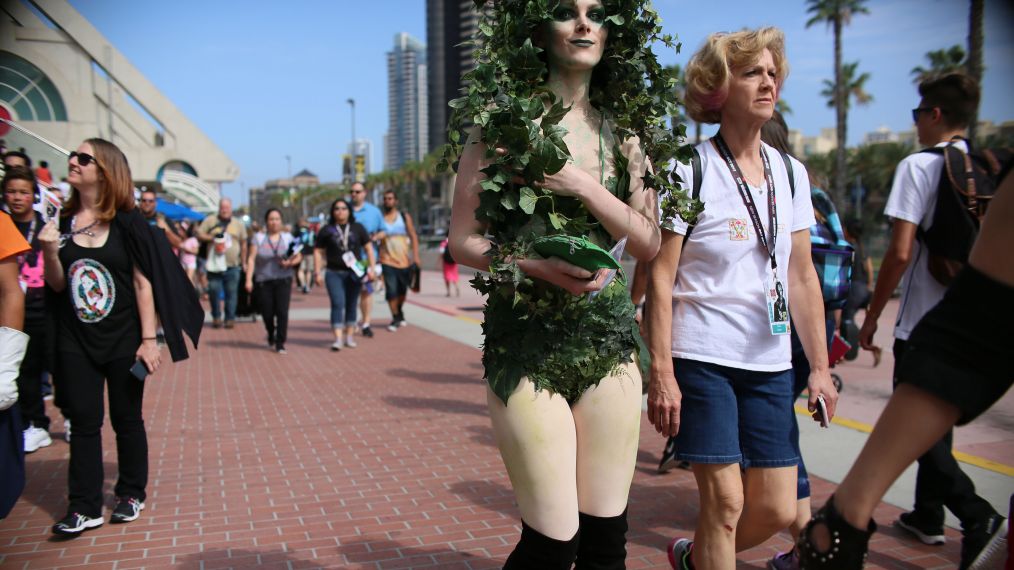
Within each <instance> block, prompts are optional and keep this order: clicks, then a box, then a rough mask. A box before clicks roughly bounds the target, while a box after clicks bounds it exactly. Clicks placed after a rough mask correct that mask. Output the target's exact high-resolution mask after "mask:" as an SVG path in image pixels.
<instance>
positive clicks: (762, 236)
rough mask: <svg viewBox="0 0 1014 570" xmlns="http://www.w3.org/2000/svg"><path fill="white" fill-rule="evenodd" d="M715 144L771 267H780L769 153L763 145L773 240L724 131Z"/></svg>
mask: <svg viewBox="0 0 1014 570" xmlns="http://www.w3.org/2000/svg"><path fill="white" fill-rule="evenodd" d="M714 140H715V146H717V147H718V154H720V155H721V156H722V159H723V160H725V165H726V166H728V167H729V172H730V173H732V179H733V180H734V181H735V182H736V187H737V188H738V189H739V196H740V198H742V199H743V205H744V206H746V211H747V212H749V213H750V220H751V221H752V222H753V228H754V231H756V232H757V241H759V242H760V244H761V247H763V248H764V251H765V252H767V254H768V257H769V258H770V259H771V269H772V270H775V269H777V268H778V261H777V260H776V259H775V242H776V241H777V240H778V224H777V220H778V205H777V203H776V199H775V179H774V176H772V175H771V163H770V162H768V155H767V153H766V152H764V148H763V147H761V153H760V155H761V160H762V161H763V162H764V178H765V179H766V180H767V182H768V221H769V227H770V228H771V241H770V242H769V241H768V236H767V234H766V233H765V232H764V225H763V224H762V223H761V219H760V214H758V213H757V205H756V204H755V203H754V201H753V195H752V194H750V187H749V186H747V184H746V178H744V177H743V173H742V171H740V169H739V165H738V164H736V159H735V158H733V157H732V151H730V150H729V146H728V145H727V144H725V139H723V138H722V133H720V132H719V133H717V134H716V135H715V137H714Z"/></svg>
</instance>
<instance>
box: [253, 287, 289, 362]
mask: <svg viewBox="0 0 1014 570" xmlns="http://www.w3.org/2000/svg"><path fill="white" fill-rule="evenodd" d="M257 294H258V300H259V301H260V305H261V316H262V317H264V328H265V329H266V330H267V331H268V338H269V339H271V340H273V341H274V343H275V346H276V347H278V348H281V347H283V346H284V345H285V340H286V338H287V337H288V333H289V301H291V300H292V278H291V277H286V278H284V279H269V280H267V281H261V282H259V283H257Z"/></svg>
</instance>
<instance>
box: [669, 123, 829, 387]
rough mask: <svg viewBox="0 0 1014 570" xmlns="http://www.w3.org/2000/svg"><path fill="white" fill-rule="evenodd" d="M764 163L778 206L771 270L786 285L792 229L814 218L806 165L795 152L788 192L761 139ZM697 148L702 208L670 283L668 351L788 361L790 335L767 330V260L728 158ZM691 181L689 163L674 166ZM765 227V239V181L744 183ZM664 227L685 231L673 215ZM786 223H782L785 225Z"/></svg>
mask: <svg viewBox="0 0 1014 570" xmlns="http://www.w3.org/2000/svg"><path fill="white" fill-rule="evenodd" d="M763 147H764V151H765V152H766V153H767V156H768V160H769V162H770V164H771V175H772V178H773V179H774V183H775V189H776V195H775V198H776V206H777V210H778V219H777V222H778V239H777V242H776V247H775V259H776V261H777V265H778V278H779V280H781V282H782V284H783V285H784V287H785V291H786V296H787V297H788V298H789V299H791V295H792V291H790V290H789V279H788V269H789V255H790V253H791V252H792V235H791V233H792V232H796V231H807V232H809V229H810V226H811V225H813V224H814V223H815V221H816V220H815V219H814V216H813V205H812V204H811V202H810V181H809V178H808V177H807V174H806V168H805V167H803V165H802V164H801V163H800V162H799V161H797V160H796V159H794V158H790V160H791V161H792V171H793V174H794V177H795V186H796V192H795V197H793V195H792V191H791V189H790V187H789V178H788V173H787V172H786V170H785V163H784V162H783V161H782V158H781V156H780V155H779V153H778V151H776V150H775V149H773V148H771V147H770V146H768V145H766V144H764V145H763ZM697 150H698V151H699V152H700V154H701V171H702V173H703V181H702V184H701V194H700V199H701V201H703V202H704V212H703V213H701V215H700V216H699V217H698V219H697V225H696V226H695V227H694V230H693V232H691V234H690V239H689V240H688V241H687V242H686V244H684V247H683V251H682V253H681V255H680V264H679V268H678V269H677V271H676V283H675V285H674V286H673V291H672V297H673V308H672V312H673V318H672V355H673V356H674V357H676V358H686V359H691V360H699V361H702V362H709V363H712V364H719V365H722V366H729V367H734V368H740V369H744V370H756V371H762V372H777V371H781V370H788V369H789V368H791V367H792V355H791V347H790V341H789V335H779V336H775V335H772V334H771V328H770V326H769V323H768V313H767V298H766V294H765V290H766V289H767V288H768V287H770V286H771V282H772V271H771V260H770V258H769V257H768V254H767V251H765V249H764V248H763V247H761V245H760V242H759V241H758V240H757V236H756V232H755V230H754V227H753V222H752V221H751V220H750V214H749V212H748V211H747V209H746V206H745V205H744V204H743V199H742V197H740V194H739V190H738V189H737V188H736V183H735V182H734V181H733V179H732V175H731V174H730V172H729V168H728V166H726V164H725V161H723V160H722V157H721V155H719V154H718V151H717V150H715V147H714V145H713V144H712V143H711V142H710V141H705V142H703V143H701V144H699V145H697ZM676 171H677V173H678V174H679V175H680V177H681V178H682V180H684V181H685V183H686V188H687V189H688V190H687V193H688V194H689V193H690V190H689V189H690V188H692V187H693V169H692V168H691V166H690V165H688V164H680V165H678V167H677V169H676ZM750 190H751V193H752V194H753V199H754V203H755V204H756V205H757V213H758V214H759V215H760V218H761V222H762V223H763V224H764V232H765V234H766V235H767V237H768V239H769V240H770V239H771V229H770V227H769V217H768V206H767V204H768V197H767V191H768V189H767V182H765V183H764V185H763V186H761V187H759V188H758V187H754V186H751V187H750ZM663 223H664V224H665V227H666V228H672V229H673V231H675V232H676V233H678V234H681V235H686V232H687V224H686V222H684V221H683V220H681V219H680V218H679V217H678V216H677V217H676V218H673V219H670V220H665V221H663ZM786 230H788V231H786Z"/></svg>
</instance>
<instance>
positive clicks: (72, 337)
mask: <svg viewBox="0 0 1014 570" xmlns="http://www.w3.org/2000/svg"><path fill="white" fill-rule="evenodd" d="M65 224H66V222H65ZM67 229H68V228H62V229H61V231H67ZM124 239H125V236H124V234H123V232H122V230H120V228H119V226H118V225H117V224H116V223H115V222H113V223H111V224H110V225H109V235H108V236H107V237H106V243H105V244H103V245H102V246H101V247H82V246H80V245H78V244H76V243H74V240H73V239H69V240H67V243H66V245H64V246H63V247H62V248H60V263H61V264H62V265H63V273H64V277H65V278H66V280H67V287H66V289H64V291H63V293H62V294H61V301H60V308H59V313H60V314H59V322H60V325H59V329H58V333H57V344H56V347H57V350H59V351H64V352H73V353H77V354H83V355H85V356H88V357H89V358H90V359H91V360H92V361H93V362H95V363H97V364H104V363H106V362H109V361H111V360H116V359H118V358H125V357H131V356H133V355H134V354H135V353H136V352H137V347H138V346H140V344H141V319H140V317H139V316H138V312H137V298H136V297H135V295H134V264H133V263H132V262H131V260H130V255H129V254H128V253H127V245H126V242H125V241H124Z"/></svg>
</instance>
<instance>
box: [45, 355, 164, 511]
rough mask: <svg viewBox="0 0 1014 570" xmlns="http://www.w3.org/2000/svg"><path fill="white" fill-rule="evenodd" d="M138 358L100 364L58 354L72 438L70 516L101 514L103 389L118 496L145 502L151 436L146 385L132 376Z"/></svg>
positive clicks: (58, 364) (115, 491) (84, 358)
mask: <svg viewBox="0 0 1014 570" xmlns="http://www.w3.org/2000/svg"><path fill="white" fill-rule="evenodd" d="M133 364H134V357H128V358H119V359H116V360H113V361H111V362H107V363H105V364H96V363H95V362H93V361H92V360H91V359H90V358H88V357H87V356H84V355H80V354H74V353H70V352H59V353H57V367H58V368H59V379H60V385H59V387H60V389H62V390H63V391H64V395H65V398H64V399H65V401H66V404H67V408H65V409H64V413H65V414H68V419H70V421H71V426H72V429H73V432H72V433H73V436H72V437H71V438H70V469H69V471H68V474H67V483H68V486H69V488H70V493H69V498H70V506H69V507H68V512H69V513H74V512H76V513H81V514H83V515H86V516H89V517H98V516H101V514H102V482H103V480H104V478H105V474H104V472H103V469H102V434H101V432H102V421H103V419H104V416H105V409H104V404H103V398H102V396H103V392H104V390H103V386H104V385H105V384H108V385H109V419H110V421H111V423H112V425H113V430H114V431H115V432H116V460H117V464H118V466H119V472H120V476H119V479H118V480H117V481H116V487H115V488H114V493H115V494H116V496H117V497H134V498H136V499H138V500H141V501H143V500H144V499H145V497H146V494H145V487H146V486H147V485H148V434H147V433H146V432H145V430H144V418H143V417H142V416H141V404H142V402H143V400H144V382H142V381H140V380H138V379H137V378H135V377H134V376H133V375H132V374H131V373H130V367H131V366H132V365H133Z"/></svg>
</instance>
